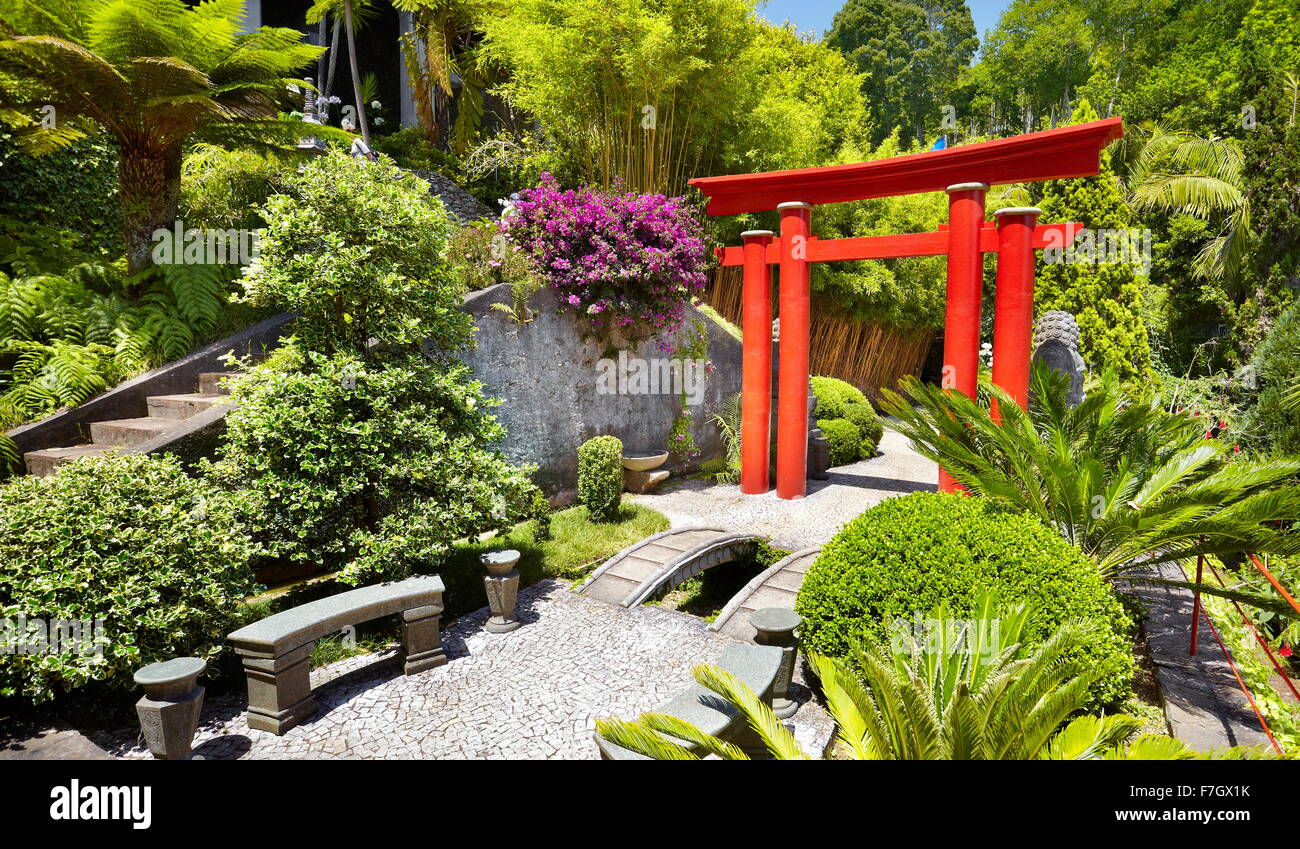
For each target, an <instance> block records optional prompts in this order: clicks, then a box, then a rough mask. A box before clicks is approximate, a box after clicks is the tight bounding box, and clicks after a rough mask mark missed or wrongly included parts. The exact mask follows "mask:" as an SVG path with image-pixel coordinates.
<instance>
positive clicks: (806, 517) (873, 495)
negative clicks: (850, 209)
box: [627, 420, 939, 551]
mask: <svg viewBox="0 0 1300 849" xmlns="http://www.w3.org/2000/svg"><path fill="white" fill-rule="evenodd" d="M887 421H888V420H886V422H887ZM879 450H880V452H881V453H880V454H879V455H878V456H876V457H872V458H871V459H869V460H859V461H858V462H856V463H851V464H849V465H847V466H837V467H836V468H834V469H831V470H830V472H829V476H828V478H827V480H824V481H813V480H810V481H808V494H807V496H806V497H804V498H795V499H788V500H787V499H781V498H777V497H776V492H775V491H772V492H767V493H765V494H763V495H742V494H741V492H740V487H739V486H736V485H734V484H733V485H730V486H726V485H722V486H719V485H712V484H709V483H706V482H705V481H699V480H690V481H683V482H680V483H678V484H676V485H674V486H669V487H668V488H667V489H664V490H662V491H659V492H653V493H648V494H645V495H635V496H627V498H628V500H630V501H635V502H637V503H639V504H644V505H645V506H647V507H650V508H652V509H654V510H658V511H659V512H660V513H663V514H664V515H665V516H667V517H668V520H669V521H670V522H672V525H673V527H675V528H677V527H685V526H688V525H693V524H694V525H698V524H708V525H709V526H711V527H720V528H726V529H727V530H729V531H736V532H742V531H743V532H748V533H755V534H761V535H763V536H766V537H769V538H770V539H771V540H772V544H773V545H776V546H779V547H780V548H787V549H790V550H791V551H797V550H798V549H801V548H809V547H810V546H814V545H823V544H824V543H826V542H827V541H828V540H830V538H831V537H832V536H834V535H835V532H836V531H837V530H839V527H840V525H843V524H844V523H845V522H847V521H848V520H849V519H852V518H854V517H856V516H857V515H858V514H859V513H861V512H862V511H863V510H866V509H867V508H868V507H870V506H872V505H873V504H879V503H880V502H881V501H884V500H885V499H886V498H893V497H895V496H899V495H907V494H908V493H910V492H934V491H935V490H936V489H938V482H939V467H938V466H937V465H936V464H935V463H933V462H931V461H929V460H927V459H925V458H924V457H922V456H921V455H920V454H917V453H916V451H914V450H913V449H912V446H911V444H910V443H909V442H908V440H907V439H906V438H905V437H904V436H903V435H902V434H900V433H898V432H897V431H894V430H890V429H889V428H888V427H886V428H885V433H884V435H883V436H882V437H881V439H880V446H879Z"/></svg>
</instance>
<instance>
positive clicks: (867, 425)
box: [844, 401, 885, 460]
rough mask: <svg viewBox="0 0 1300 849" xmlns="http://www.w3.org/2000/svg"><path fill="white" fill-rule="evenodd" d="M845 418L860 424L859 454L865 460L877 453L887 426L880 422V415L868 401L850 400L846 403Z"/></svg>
mask: <svg viewBox="0 0 1300 849" xmlns="http://www.w3.org/2000/svg"><path fill="white" fill-rule="evenodd" d="M844 418H846V419H848V420H849V421H851V422H853V423H854V424H855V425H857V426H858V433H860V434H861V435H862V441H861V442H860V443H859V444H858V456H859V457H861V458H862V459H863V460H865V459H867V458H868V457H871V456H873V455H874V454H875V453H876V447H877V446H878V445H880V437H882V436H884V435H885V426H884V425H883V424H881V423H880V416H878V415H876V410H875V408H874V407H872V406H871V404H869V403H867V402H866V401H850V402H849V403H847V404H845V405H844Z"/></svg>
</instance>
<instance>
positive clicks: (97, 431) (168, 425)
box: [90, 418, 180, 448]
mask: <svg viewBox="0 0 1300 849" xmlns="http://www.w3.org/2000/svg"><path fill="white" fill-rule="evenodd" d="M179 425H180V421H178V420H176V419H160V418H145V419H115V420H113V421H107V422H94V423H93V424H91V426H90V441H91V442H93V443H94V444H95V445H99V446H106V445H125V446H127V447H128V448H131V447H134V446H136V445H140V444H142V443H145V442H148V441H149V440H151V439H153V438H154V437H155V436H158V435H160V434H163V433H166V432H167V431H169V430H171V429H172V428H175V427H178V426H179Z"/></svg>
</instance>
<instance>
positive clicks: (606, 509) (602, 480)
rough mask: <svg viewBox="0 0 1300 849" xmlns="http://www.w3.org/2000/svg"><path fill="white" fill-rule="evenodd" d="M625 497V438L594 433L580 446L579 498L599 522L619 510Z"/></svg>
mask: <svg viewBox="0 0 1300 849" xmlns="http://www.w3.org/2000/svg"><path fill="white" fill-rule="evenodd" d="M622 497H623V442H622V441H621V440H620V439H619V438H618V437H617V436H594V437H592V438H591V439H588V440H587V441H586V442H584V443H582V445H580V446H578V501H579V503H581V504H582V505H583V506H584V507H586V508H587V512H588V513H590V514H591V517H592V518H593V519H595V520H596V521H598V522H602V521H608V520H610V519H612V518H613V517H614V515H615V514H616V513H617V512H618V506H619V502H620V500H621V499H622Z"/></svg>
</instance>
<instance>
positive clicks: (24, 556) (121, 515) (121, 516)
mask: <svg viewBox="0 0 1300 849" xmlns="http://www.w3.org/2000/svg"><path fill="white" fill-rule="evenodd" d="M239 513H240V511H239V510H238V509H237V503H236V502H235V501H234V499H233V497H232V496H229V495H226V494H223V493H220V492H216V491H213V490H211V489H210V488H209V487H207V486H205V485H204V484H203V482H201V481H199V480H195V479H194V478H191V477H189V476H188V475H186V474H185V472H184V471H183V470H182V468H181V465H180V463H179V461H177V460H176V459H175V458H172V457H161V458H160V457H150V456H147V455H143V454H124V455H118V456H109V457H105V458H96V459H90V460H81V461H80V462H76V463H72V464H70V465H68V466H65V467H63V468H62V469H60V470H59V473H58V474H56V475H51V476H49V477H44V478H37V477H22V478H17V479H15V480H14V481H12V482H10V483H8V484H5V485H3V486H0V640H2V641H3V642H0V695H5V696H14V695H17V696H20V697H23V698H27V699H30V700H32V701H33V702H43V701H46V700H48V699H50V698H52V697H53V696H54V695H56V694H58V693H61V692H68V691H71V690H75V689H77V688H80V687H83V686H85V685H87V684H90V683H91V682H105V683H108V684H110V685H112V686H115V687H121V688H124V689H131V688H133V687H134V686H135V685H134V682H133V681H132V674H133V673H134V672H135V670H137V669H139V668H140V667H141V666H144V665H145V664H148V663H153V662H154V661H159V660H167V659H170V658H173V657H179V656H184V655H191V656H194V657H202V658H205V659H212V658H214V657H216V655H217V654H218V653H220V651H221V647H222V645H223V642H224V640H225V635H226V634H227V633H228V632H229V631H230V630H232V629H233V628H234V627H238V625H239V624H240V621H241V603H240V602H241V600H242V599H243V598H245V597H246V596H247V595H248V594H250V593H251V592H253V591H254V590H255V589H256V588H257V585H256V582H255V581H254V579H253V572H252V570H251V568H250V566H249V558H250V555H251V554H252V548H253V547H252V544H251V543H250V542H249V539H248V537H247V535H246V533H245V529H244V527H243V525H242V523H241V522H240V521H239V518H238V516H239ZM19 616H23V617H24V618H25V619H26V621H27V623H28V627H29V628H30V626H31V624H32V623H34V622H35V621H36V620H40V621H41V622H43V623H44V624H45V625H46V626H47V627H48V626H49V625H51V624H52V622H53V620H64V621H74V620H75V621H81V620H91V621H92V622H93V621H94V620H103V630H102V634H103V638H104V639H103V641H102V643H100V644H99V645H98V647H97V648H98V653H93V652H84V653H83V652H79V651H72V652H69V651H66V650H64V649H66V648H67V647H66V646H62V645H61V646H59V648H60V651H58V652H57V653H54V652H50V651H39V650H38V651H32V649H31V648H30V646H32V645H33V644H34V645H36V646H37V648H39V643H34V641H36V640H39V638H40V635H39V632H34V631H30V630H29V631H28V634H27V635H26V637H27V639H25V640H24V635H22V634H19V633H16V631H17V629H18V624H17V623H18V617H19ZM94 630H95V629H94V628H93V626H92V627H91V628H90V631H89V632H85V631H83V640H84V641H85V643H93V636H92V634H93V633H94ZM18 641H23V642H24V643H25V644H26V645H27V646H28V648H27V650H26V651H30V652H31V653H26V652H25V651H24V649H23V648H17V645H16V644H17V642H18ZM5 643H8V645H7V646H6V645H5ZM85 643H83V644H80V645H79V646H78V647H79V648H85V649H89V648H91V645H86V644H85ZM10 647H13V648H16V649H17V650H16V651H15V652H14V653H9V648H10Z"/></svg>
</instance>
